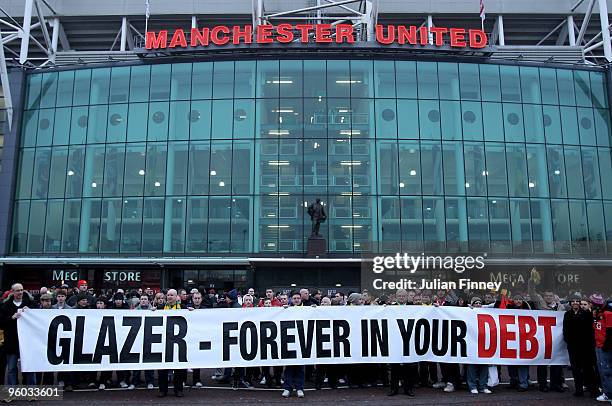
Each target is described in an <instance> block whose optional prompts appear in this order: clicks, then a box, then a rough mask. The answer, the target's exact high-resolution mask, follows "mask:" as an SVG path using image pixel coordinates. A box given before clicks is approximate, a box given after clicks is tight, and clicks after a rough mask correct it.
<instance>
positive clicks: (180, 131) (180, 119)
mask: <svg viewBox="0 0 612 406" xmlns="http://www.w3.org/2000/svg"><path fill="white" fill-rule="evenodd" d="M189 119H190V103H189V102H188V101H177V102H170V117H169V118H168V139H170V140H188V139H189V124H190V120H189Z"/></svg>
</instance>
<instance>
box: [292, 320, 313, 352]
mask: <svg viewBox="0 0 612 406" xmlns="http://www.w3.org/2000/svg"><path fill="white" fill-rule="evenodd" d="M296 324H297V332H298V339H299V340H300V350H301V351H302V358H310V357H311V355H312V340H313V338H314V329H315V320H308V323H307V326H308V327H307V328H308V331H307V332H306V334H305V335H304V320H297V321H296Z"/></svg>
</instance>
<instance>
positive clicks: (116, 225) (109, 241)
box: [100, 199, 123, 252]
mask: <svg viewBox="0 0 612 406" xmlns="http://www.w3.org/2000/svg"><path fill="white" fill-rule="evenodd" d="M122 203H123V202H122V200H121V199H104V200H102V215H101V218H100V252H119V243H120V238H121V204H122Z"/></svg>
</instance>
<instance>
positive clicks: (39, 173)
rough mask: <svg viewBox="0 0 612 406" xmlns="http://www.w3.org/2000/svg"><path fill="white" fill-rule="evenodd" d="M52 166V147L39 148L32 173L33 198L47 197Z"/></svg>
mask: <svg viewBox="0 0 612 406" xmlns="http://www.w3.org/2000/svg"><path fill="white" fill-rule="evenodd" d="M50 168H51V148H37V149H36V155H35V157H34V173H33V174H32V179H33V182H32V199H46V198H47V192H48V188H49V171H50Z"/></svg>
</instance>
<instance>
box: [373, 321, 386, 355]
mask: <svg viewBox="0 0 612 406" xmlns="http://www.w3.org/2000/svg"><path fill="white" fill-rule="evenodd" d="M381 321H382V330H381V327H380V325H379V324H378V320H370V337H371V338H370V341H371V346H372V347H371V348H372V349H371V353H372V356H374V357H376V356H378V349H380V355H381V356H383V357H388V356H389V329H388V326H387V320H386V319H383V320H381Z"/></svg>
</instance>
